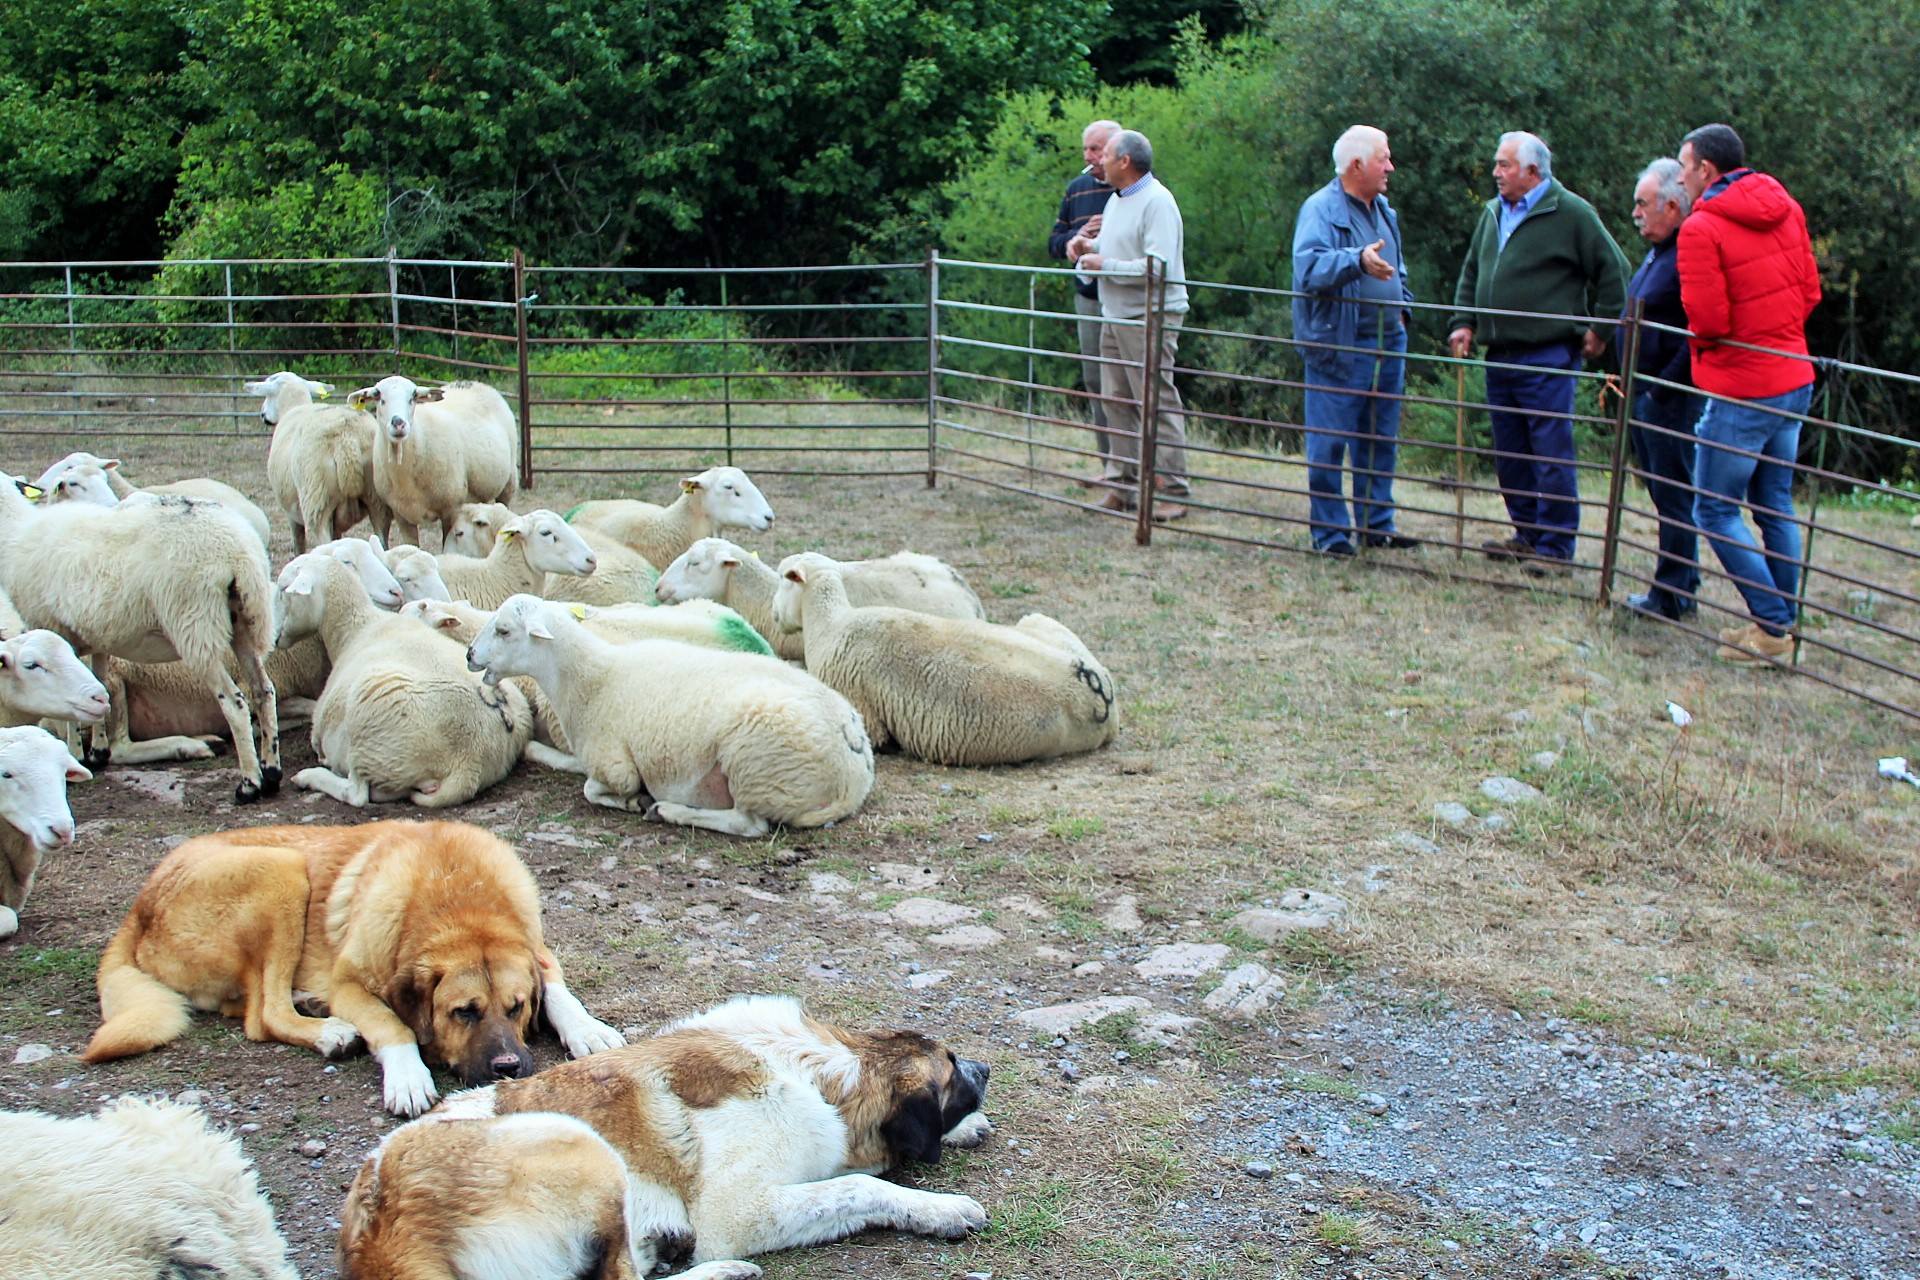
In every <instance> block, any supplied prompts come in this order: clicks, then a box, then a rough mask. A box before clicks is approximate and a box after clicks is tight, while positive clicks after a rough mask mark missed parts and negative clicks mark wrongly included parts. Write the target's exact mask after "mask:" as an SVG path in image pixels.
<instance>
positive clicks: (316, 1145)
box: [300, 1138, 327, 1160]
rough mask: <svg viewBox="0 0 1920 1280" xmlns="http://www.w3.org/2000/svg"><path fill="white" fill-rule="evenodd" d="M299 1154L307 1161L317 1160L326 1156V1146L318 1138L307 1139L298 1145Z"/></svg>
mask: <svg viewBox="0 0 1920 1280" xmlns="http://www.w3.org/2000/svg"><path fill="white" fill-rule="evenodd" d="M300 1154H301V1155H303V1156H305V1157H306V1158H307V1159H309V1160H318V1159H319V1158H320V1157H321V1156H323V1155H325V1154H327V1144H326V1143H324V1142H322V1141H320V1139H318V1138H308V1139H307V1140H306V1141H305V1142H303V1143H301V1144H300Z"/></svg>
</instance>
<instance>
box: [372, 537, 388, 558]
mask: <svg viewBox="0 0 1920 1280" xmlns="http://www.w3.org/2000/svg"><path fill="white" fill-rule="evenodd" d="M367 545H368V546H370V547H372V548H373V549H374V550H375V551H378V552H380V553H381V554H382V555H385V554H386V550H387V548H386V546H385V545H384V544H382V543H381V541H380V535H379V534H377V533H370V534H368V535H367Z"/></svg>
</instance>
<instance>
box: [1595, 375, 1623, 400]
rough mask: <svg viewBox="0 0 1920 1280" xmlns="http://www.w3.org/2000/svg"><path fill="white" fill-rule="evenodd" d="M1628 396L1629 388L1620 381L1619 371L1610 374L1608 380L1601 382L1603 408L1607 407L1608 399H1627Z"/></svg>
mask: <svg viewBox="0 0 1920 1280" xmlns="http://www.w3.org/2000/svg"><path fill="white" fill-rule="evenodd" d="M1626 398H1627V390H1626V388H1625V387H1624V386H1622V385H1621V383H1620V375H1619V374H1617V373H1610V374H1608V375H1607V377H1606V381H1604V382H1602V383H1601V384H1600V407H1601V408H1602V409H1604V408H1606V407H1607V401H1609V400H1616V399H1617V400H1625V399H1626Z"/></svg>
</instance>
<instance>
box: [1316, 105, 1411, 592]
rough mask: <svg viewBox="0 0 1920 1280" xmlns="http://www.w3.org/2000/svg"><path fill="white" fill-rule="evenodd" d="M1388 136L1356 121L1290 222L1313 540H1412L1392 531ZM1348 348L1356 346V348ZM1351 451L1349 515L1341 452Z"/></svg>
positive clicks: (1395, 232)
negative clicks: (1327, 175)
mask: <svg viewBox="0 0 1920 1280" xmlns="http://www.w3.org/2000/svg"><path fill="white" fill-rule="evenodd" d="M1392 173H1393V154H1392V151H1391V149H1390V148H1389V147H1388V146H1387V135H1386V134H1385V133H1382V132H1381V131H1380V130H1378V129H1376V128H1374V127H1373V126H1372V125H1365V124H1357V125H1354V126H1353V127H1352V128H1350V129H1348V130H1347V131H1346V132H1345V133H1343V134H1341V135H1340V138H1339V140H1338V141H1337V142H1335V143H1334V144H1333V180H1332V181H1331V182H1329V183H1327V185H1326V186H1324V187H1322V188H1320V189H1319V190H1318V191H1316V192H1314V193H1313V194H1312V195H1310V196H1308V197H1307V198H1306V200H1305V201H1304V202H1303V203H1302V204H1301V206H1300V213H1299V216H1298V217H1297V218H1295V219H1294V224H1293V287H1294V290H1295V292H1296V294H1297V295H1298V296H1296V297H1295V298H1294V300H1293V337H1294V340H1295V341H1296V342H1298V343H1299V344H1300V351H1301V355H1302V356H1303V357H1304V359H1305V361H1306V367H1307V394H1306V415H1305V416H1306V426H1307V488H1308V490H1309V492H1310V497H1309V499H1308V503H1309V510H1310V512H1311V515H1312V527H1313V534H1312V537H1313V549H1314V550H1315V551H1318V552H1320V553H1321V554H1322V555H1329V556H1351V555H1353V554H1354V548H1355V544H1356V543H1358V544H1359V545H1361V546H1366V547H1382V548H1393V549H1397V550H1407V549H1417V548H1418V547H1419V545H1420V544H1419V543H1418V542H1416V541H1415V540H1414V539H1412V538H1408V537H1404V536H1402V535H1401V534H1400V533H1398V532H1396V531H1395V529H1394V523H1393V520H1394V510H1393V471H1394V464H1395V460H1396V456H1397V448H1396V443H1395V442H1396V441H1397V440H1398V439H1399V435H1400V401H1399V400H1398V399H1397V397H1398V396H1399V395H1400V394H1401V393H1402V392H1403V391H1405V390H1406V385H1407V361H1406V352H1407V319H1408V315H1407V310H1406V305H1407V303H1409V302H1412V301H1413V290H1412V289H1410V288H1408V287H1407V272H1406V266H1405V255H1404V254H1403V253H1402V251H1401V245H1400V221H1399V219H1398V218H1397V217H1396V216H1395V215H1394V212H1393V207H1392V206H1391V205H1389V204H1388V203H1387V194H1386V193H1387V179H1388V176H1389V175H1391V174H1392ZM1355 348H1359V349H1358V350H1356V349H1355ZM1349 451H1351V453H1352V456H1353V515H1352V518H1351V519H1349V518H1348V514H1347V500H1346V494H1345V492H1344V491H1343V489H1342V487H1341V481H1340V476H1341V471H1342V468H1341V457H1342V455H1343V454H1345V453H1347V452H1349Z"/></svg>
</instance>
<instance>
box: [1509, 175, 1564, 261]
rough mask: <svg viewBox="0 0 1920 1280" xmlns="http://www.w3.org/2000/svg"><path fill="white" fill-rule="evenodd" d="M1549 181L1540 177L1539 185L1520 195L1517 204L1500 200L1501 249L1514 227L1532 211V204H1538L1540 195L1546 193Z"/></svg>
mask: <svg viewBox="0 0 1920 1280" xmlns="http://www.w3.org/2000/svg"><path fill="white" fill-rule="evenodd" d="M1551 181H1552V180H1551V179H1549V178H1542V179H1540V185H1538V186H1536V187H1535V188H1534V189H1533V190H1531V191H1529V192H1527V194H1525V195H1523V196H1521V197H1520V202H1519V203H1518V204H1508V203H1507V202H1506V200H1504V199H1502V200H1501V201H1500V247H1501V248H1502V249H1504V248H1506V247H1507V241H1508V240H1510V239H1512V238H1513V231H1514V228H1515V227H1518V226H1519V225H1520V224H1521V223H1523V222H1525V221H1526V220H1527V215H1528V214H1530V213H1532V212H1533V206H1535V205H1537V204H1539V203H1540V197H1541V196H1544V195H1546V194H1547V187H1548V185H1549V183H1550V182H1551Z"/></svg>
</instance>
